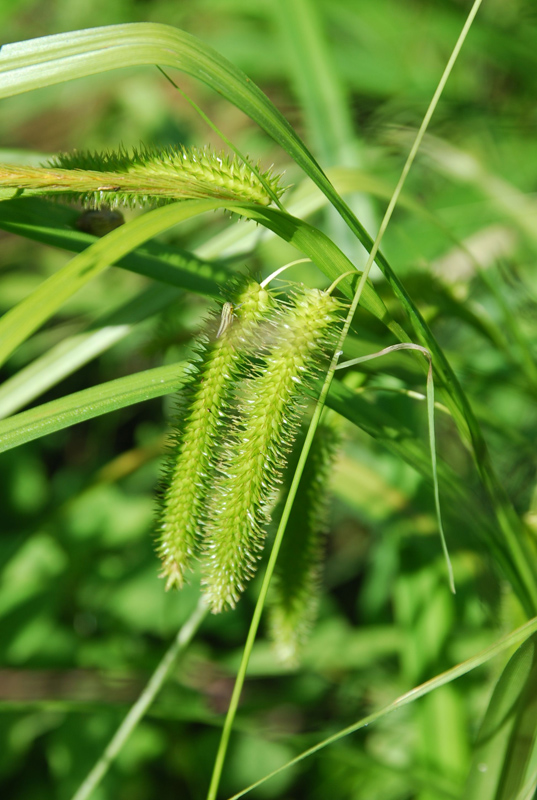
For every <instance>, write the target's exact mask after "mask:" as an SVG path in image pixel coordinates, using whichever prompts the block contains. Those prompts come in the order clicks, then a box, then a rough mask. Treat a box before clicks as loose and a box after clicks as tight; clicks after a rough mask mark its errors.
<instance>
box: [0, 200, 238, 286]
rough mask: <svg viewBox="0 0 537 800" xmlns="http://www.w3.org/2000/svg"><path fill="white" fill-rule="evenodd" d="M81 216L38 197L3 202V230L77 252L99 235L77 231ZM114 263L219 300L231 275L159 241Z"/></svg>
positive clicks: (0, 224) (0, 225)
mask: <svg viewBox="0 0 537 800" xmlns="http://www.w3.org/2000/svg"><path fill="white" fill-rule="evenodd" d="M79 216H80V211H78V210H77V209H74V208H70V207H69V206H67V205H61V204H59V203H53V202H50V201H47V200H43V199H41V198H38V197H25V198H19V199H17V200H3V201H2V202H1V203H0V228H1V229H2V230H5V231H9V232H10V233H15V234H17V235H19V236H25V237H26V238H27V239H32V240H33V241H36V242H42V243H43V244H47V245H51V246H52V247H61V248H63V249H64V250H70V251H72V252H75V253H81V252H82V251H84V250H86V249H87V248H88V247H90V246H91V245H92V244H94V242H95V241H96V239H95V236H91V235H90V234H89V233H83V232H82V231H79V230H76V228H75V226H76V221H77V219H78V218H79ZM114 266H116V267H121V268H122V269H127V270H129V271H130V272H136V273H137V274H138V275H145V276H146V277H148V278H153V280H156V281H161V282H162V283H167V284H170V285H171V286H178V287H179V288H181V289H186V290H187V291H190V292H197V293H199V294H203V295H206V296H207V297H214V298H217V299H219V298H220V296H221V295H220V290H219V284H221V283H222V282H224V281H226V280H227V279H228V277H229V273H228V272H227V270H226V269H225V268H224V267H223V266H221V265H220V264H218V263H214V262H211V261H207V260H205V259H203V258H199V257H198V256H196V255H194V254H193V253H189V252H187V251H185V250H179V249H178V248H175V247H168V246H166V245H163V244H160V243H157V242H153V243H151V244H150V245H145V246H143V247H139V248H137V249H136V251H135V252H132V253H129V254H128V255H126V256H124V257H123V258H120V259H119V260H118V261H117V262H116V263H115V265H114Z"/></svg>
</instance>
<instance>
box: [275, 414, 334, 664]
mask: <svg viewBox="0 0 537 800" xmlns="http://www.w3.org/2000/svg"><path fill="white" fill-rule="evenodd" d="M300 443H301V442H300V440H299V441H298V444H299V445H300ZM339 444H340V432H339V425H338V422H337V418H336V415H335V414H334V412H328V413H327V412H326V409H325V418H324V421H323V422H321V424H320V425H319V426H318V428H317V430H316V432H315V438H314V439H313V443H312V446H311V449H310V452H309V455H308V460H307V461H306V466H305V467H304V472H303V473H302V478H301V480H300V484H299V487H298V491H297V494H296V498H295V502H294V503H293V508H292V510H291V514H290V516H289V521H288V523H287V532H286V534H285V536H284V537H283V541H282V546H281V549H280V552H279V555H278V561H277V562H276V569H275V572H274V581H273V584H272V589H271V597H270V606H269V631H270V636H271V638H272V640H273V642H274V647H275V650H276V653H277V655H278V658H279V659H280V661H281V662H282V663H284V664H286V665H287V666H289V667H292V666H296V664H297V663H298V661H299V653H300V650H301V648H302V647H303V645H304V643H305V641H306V639H307V637H308V635H309V633H310V630H311V628H312V627H313V625H314V623H315V620H316V618H317V609H318V605H319V594H320V588H321V562H322V553H323V534H324V533H325V530H326V520H327V516H328V504H329V499H330V493H329V491H328V485H329V482H330V475H331V472H332V467H333V464H334V459H335V457H336V454H337V450H338V447H339ZM295 466H296V464H293V470H292V471H294V467H295ZM291 477H292V476H291Z"/></svg>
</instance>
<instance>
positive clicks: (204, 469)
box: [157, 282, 273, 589]
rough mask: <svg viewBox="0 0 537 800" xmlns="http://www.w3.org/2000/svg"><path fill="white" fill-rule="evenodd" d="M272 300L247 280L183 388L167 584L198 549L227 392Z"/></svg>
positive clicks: (166, 513) (172, 472) (170, 468)
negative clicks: (232, 315) (230, 316)
mask: <svg viewBox="0 0 537 800" xmlns="http://www.w3.org/2000/svg"><path fill="white" fill-rule="evenodd" d="M272 305H273V300H272V298H271V296H270V294H269V293H268V292H267V290H266V289H264V288H263V287H261V286H260V285H259V284H258V283H255V282H249V283H247V284H246V286H243V288H242V289H241V290H239V291H238V293H237V297H236V308H237V313H236V316H237V319H235V320H234V321H233V325H227V327H226V328H225V330H223V331H222V332H221V335H220V336H219V337H218V338H217V339H215V341H214V342H213V344H211V345H210V346H208V347H207V345H205V346H203V349H202V352H201V357H200V362H201V363H199V365H197V368H195V371H194V372H193V375H192V378H191V380H190V383H189V384H188V385H187V387H186V388H185V400H184V401H183V405H182V408H181V409H180V412H179V414H178V416H177V419H176V423H175V432H174V434H173V436H172V445H171V450H170V454H169V457H168V463H167V466H166V468H165V475H164V480H163V490H162V493H161V508H160V513H159V520H158V529H157V537H158V546H157V550H158V554H159V556H160V558H161V560H162V572H161V577H163V578H165V579H166V589H170V588H171V587H177V588H180V587H181V586H182V585H183V583H184V577H185V573H186V572H187V570H189V569H190V568H191V566H192V563H193V559H194V558H195V556H196V554H197V552H198V551H199V549H200V541H201V538H200V537H201V527H200V522H201V518H202V516H203V504H204V502H205V496H206V493H207V489H208V487H209V486H210V484H211V481H212V479H213V471H214V461H215V457H216V455H215V454H216V452H217V445H218V442H219V439H220V435H221V428H222V425H223V420H224V418H225V411H226V408H227V402H228V401H229V395H230V392H231V389H232V387H233V385H234V382H235V381H236V380H237V378H238V376H239V374H240V372H241V369H242V367H243V364H244V359H245V355H246V353H247V352H248V343H249V341H250V339H251V337H252V333H253V331H254V329H255V328H256V326H257V325H258V323H259V322H260V321H261V320H262V319H263V318H264V317H265V316H266V315H267V314H268V313H269V311H270V309H271V308H272Z"/></svg>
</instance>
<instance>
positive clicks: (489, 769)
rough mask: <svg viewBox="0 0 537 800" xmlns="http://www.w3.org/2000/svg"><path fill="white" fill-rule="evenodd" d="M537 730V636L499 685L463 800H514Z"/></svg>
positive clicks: (513, 660) (511, 663)
mask: <svg viewBox="0 0 537 800" xmlns="http://www.w3.org/2000/svg"><path fill="white" fill-rule="evenodd" d="M536 733H537V637H536V636H532V637H531V639H528V640H527V641H526V642H524V644H523V645H522V646H521V647H519V649H518V650H517V651H516V652H515V653H514V655H513V656H512V657H511V659H510V661H509V662H508V664H507V666H506V667H505V669H504V670H503V672H502V674H501V676H500V678H499V680H498V683H497V684H496V687H495V689H494V692H493V694H492V697H491V699H490V703H489V706H488V709H487V712H486V714H485V718H484V720H483V724H482V726H481V730H480V732H479V735H478V738H477V742H476V745H475V749H474V757H473V763H472V767H471V769H470V773H469V776H468V781H467V784H466V787H465V790H464V794H463V800H511V798H513V797H515V795H516V794H517V792H519V791H520V790H521V789H522V788H523V786H524V778H525V775H526V770H527V767H528V761H529V757H530V756H531V751H532V745H533V742H534V740H535V736H536Z"/></svg>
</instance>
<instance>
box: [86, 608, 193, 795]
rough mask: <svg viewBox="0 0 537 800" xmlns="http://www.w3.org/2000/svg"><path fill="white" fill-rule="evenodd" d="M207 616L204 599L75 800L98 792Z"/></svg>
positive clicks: (184, 626)
mask: <svg viewBox="0 0 537 800" xmlns="http://www.w3.org/2000/svg"><path fill="white" fill-rule="evenodd" d="M207 614H208V608H207V607H206V605H205V602H204V600H203V597H202V598H201V599H200V601H199V603H198V605H197V606H196V608H195V609H194V611H193V612H192V614H191V615H190V617H189V618H188V620H187V621H186V622H185V624H184V625H183V626H182V627H181V629H180V631H179V633H178V634H177V636H176V637H175V639H174V640H173V642H172V644H171V646H170V647H169V648H168V650H167V651H166V653H165V654H164V656H163V658H162V660H161V661H160V663H159V664H158V666H157V668H156V669H155V671H154V672H153V674H152V676H151V678H150V680H149V681H148V683H147V686H146V687H145V688H144V690H143V692H142V693H141V695H140V697H139V698H138V700H137V701H136V703H135V704H134V705H133V706H132V708H131V709H130V711H129V713H128V714H127V716H126V717H125V719H124V720H123V722H122V723H121V725H120V726H119V728H118V729H117V731H116V733H115V734H114V736H113V737H112V739H111V741H110V743H109V744H108V746H107V747H106V749H105V751H104V753H103V754H102V756H101V757H100V759H99V760H98V761H97V763H96V764H95V766H94V767H93V769H92V770H91V772H90V773H89V775H88V776H87V777H86V779H85V780H84V781H83V783H82V784H81V785H80V788H79V789H78V791H77V792H76V793H75V794H74V795H73V800H86V798H88V797H90V795H91V794H92V793H93V790H94V789H96V788H97V786H98V785H99V783H100V782H101V781H102V779H103V778H104V776H105V775H106V773H107V772H108V770H109V769H110V765H111V764H112V763H113V762H114V760H115V759H116V758H117V755H118V753H119V752H120V751H121V749H122V748H123V746H124V744H125V743H126V741H127V740H128V738H129V737H130V735H131V733H132V732H133V730H134V729H135V728H136V726H137V725H138V723H139V722H140V720H141V719H142V717H143V716H144V714H145V713H146V711H147V709H148V708H149V706H150V705H151V703H152V702H153V700H154V699H155V697H156V695H157V694H158V692H159V690H160V688H161V687H162V685H163V683H164V682H165V680H166V678H167V677H168V675H169V673H170V671H171V669H172V667H173V666H174V664H175V663H176V661H177V659H178V657H179V656H180V654H181V653H182V652H183V651H184V650H185V649H186V647H188V645H189V644H190V642H191V641H192V639H193V637H194V636H195V634H196V631H197V630H198V628H199V626H200V625H201V623H202V622H203V620H204V619H205V617H206V616H207Z"/></svg>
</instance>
